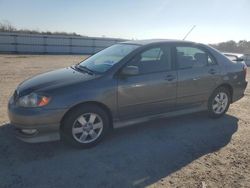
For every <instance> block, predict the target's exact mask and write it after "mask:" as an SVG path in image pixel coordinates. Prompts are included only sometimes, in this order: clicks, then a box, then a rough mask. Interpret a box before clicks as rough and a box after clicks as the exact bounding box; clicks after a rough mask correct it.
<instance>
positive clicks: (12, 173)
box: [0, 55, 250, 188]
mask: <svg viewBox="0 0 250 188" xmlns="http://www.w3.org/2000/svg"><path fill="white" fill-rule="evenodd" d="M84 58H85V56H30V55H0V72H1V74H0V86H1V87H0V97H1V98H0V111H1V113H0V188H5V187H10V188H22V187H24V188H37V187H41V188H46V187H53V188H54V187H62V188H64V187H65V188H68V187H74V188H77V187H79V188H80V187H81V188H83V187H88V188H89V187H115V188H116V187H119V188H120V187H192V188H194V187H203V188H205V187H211V188H214V187H236V188H238V187H250V139H249V138H250V116H249V112H250V110H249V106H250V89H249V87H248V88H247V91H246V96H245V97H244V98H243V99H241V100H240V101H238V102H237V103H235V104H233V105H231V107H230V110H229V112H228V113H227V115H225V116H224V117H222V118H221V119H218V120H213V119H210V118H208V117H207V115H206V113H196V114H191V115H186V116H182V117H178V118H168V119H161V120H157V121H151V122H147V123H143V124H140V125H136V126H133V127H127V128H123V129H119V130H116V131H114V132H113V133H112V134H111V135H109V136H108V137H107V138H106V139H105V140H104V141H103V142H102V143H101V144H100V145H98V146H97V147H95V148H92V149H88V150H77V149H74V148H71V147H69V146H66V145H64V144H63V143H61V142H51V143H41V144H27V143H23V142H21V141H19V140H17V139H16V138H15V137H14V135H13V134H12V128H11V126H10V125H9V124H8V117H7V113H6V105H7V101H8V98H9V96H10V95H11V94H12V92H13V91H14V89H15V88H16V86H17V84H18V83H20V82H21V81H23V80H24V79H26V78H28V77H30V76H33V75H35V74H38V73H40V72H45V71H48V70H53V69H56V68H60V67H65V66H69V65H71V64H74V63H76V62H79V61H80V60H81V59H84ZM249 71H250V69H249V70H248V72H249ZM249 75H250V74H248V78H250V76H249Z"/></svg>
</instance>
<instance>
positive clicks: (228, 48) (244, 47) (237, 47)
mask: <svg viewBox="0 0 250 188" xmlns="http://www.w3.org/2000/svg"><path fill="white" fill-rule="evenodd" d="M211 46H213V47H214V48H216V49H218V50H220V51H223V52H233V53H241V54H250V41H247V40H240V41H239V42H235V41H233V40H230V41H227V42H221V43H218V44H211Z"/></svg>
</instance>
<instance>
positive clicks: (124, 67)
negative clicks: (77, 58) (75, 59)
mask: <svg viewBox="0 0 250 188" xmlns="http://www.w3.org/2000/svg"><path fill="white" fill-rule="evenodd" d="M246 72H247V67H246V65H245V64H244V63H242V62H232V61H230V60H229V59H228V58H226V57H225V56H224V55H222V54H221V53H220V52H218V51H217V50H215V49H213V48H211V47H209V46H206V45H203V44H197V43H193V42H185V41H176V40H143V41H129V42H123V43H119V44H116V45H113V46H111V47H109V48H106V49H104V50H102V51H101V52H99V53H97V54H95V55H93V56H91V57H89V58H88V59H86V60H84V61H82V62H80V63H79V64H77V65H74V66H72V67H68V68H64V69H59V70H55V71H52V72H48V73H44V74H41V75H37V76H35V77H33V78H31V79H28V80H26V81H24V82H22V83H21V84H20V85H19V86H18V87H17V89H16V90H15V92H14V94H13V96H12V97H11V98H10V100H9V104H8V112H9V119H10V122H11V124H13V125H14V126H15V128H16V129H15V130H16V135H17V137H18V138H20V139H21V140H23V141H26V142H44V141H52V140H58V139H62V140H64V141H66V142H68V143H71V144H73V145H76V146H80V147H83V148H86V147H91V146H94V145H96V144H97V143H99V142H100V141H101V140H102V138H103V137H104V136H105V135H106V134H107V133H108V132H109V131H111V130H112V129H113V128H119V127H123V126H127V125H132V124H136V123H139V122H145V121H148V120H152V119H156V118H162V117H169V116H176V115H181V114H187V113H193V112H198V111H204V110H206V111H207V112H208V114H209V116H211V117H212V118H219V117H221V116H222V115H223V114H225V113H226V112H227V110H228V108H229V105H230V104H231V103H233V102H235V101H237V100H239V99H240V98H242V97H243V96H244V91H245V89H246V86H247V81H246ZM166 121H167V120H166Z"/></svg>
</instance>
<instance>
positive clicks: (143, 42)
mask: <svg viewBox="0 0 250 188" xmlns="http://www.w3.org/2000/svg"><path fill="white" fill-rule="evenodd" d="M159 43H186V44H195V43H194V42H191V41H184V40H174V39H148V40H131V41H125V42H122V44H137V45H141V46H144V45H150V44H159Z"/></svg>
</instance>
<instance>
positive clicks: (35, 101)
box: [17, 93, 51, 107]
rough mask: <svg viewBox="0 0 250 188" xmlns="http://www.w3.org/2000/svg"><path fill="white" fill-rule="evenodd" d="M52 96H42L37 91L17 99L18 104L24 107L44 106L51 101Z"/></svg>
mask: <svg viewBox="0 0 250 188" xmlns="http://www.w3.org/2000/svg"><path fill="white" fill-rule="evenodd" d="M50 99H51V98H50V97H48V96H42V95H39V94H36V93H31V94H29V95H25V96H23V97H20V98H19V99H18V100H17V105H18V106H22V107H42V106H46V105H47V104H48V103H49V102H50Z"/></svg>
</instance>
